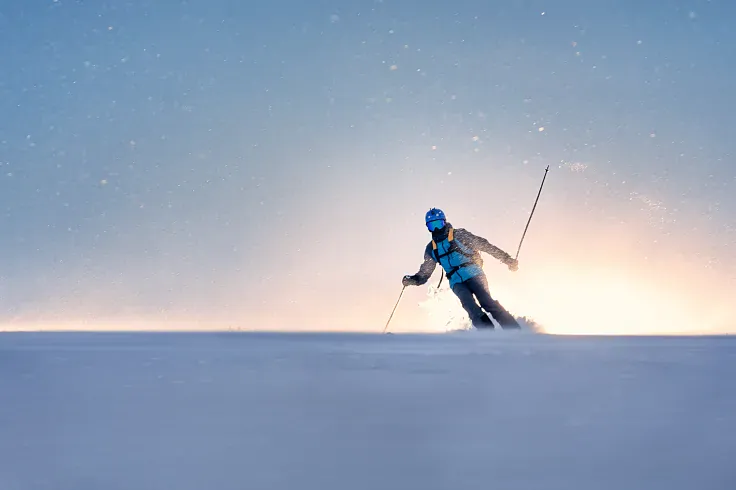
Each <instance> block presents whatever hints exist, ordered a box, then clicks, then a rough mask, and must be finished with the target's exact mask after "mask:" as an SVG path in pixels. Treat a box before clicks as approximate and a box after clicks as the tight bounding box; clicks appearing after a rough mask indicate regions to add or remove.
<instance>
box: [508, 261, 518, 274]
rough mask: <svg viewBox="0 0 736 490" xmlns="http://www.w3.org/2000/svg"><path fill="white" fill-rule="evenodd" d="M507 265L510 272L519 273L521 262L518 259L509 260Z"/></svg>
mask: <svg viewBox="0 0 736 490" xmlns="http://www.w3.org/2000/svg"><path fill="white" fill-rule="evenodd" d="M506 265H508V266H509V270H510V271H514V272H516V271H518V270H519V261H518V260H516V259H509V260H507V261H506Z"/></svg>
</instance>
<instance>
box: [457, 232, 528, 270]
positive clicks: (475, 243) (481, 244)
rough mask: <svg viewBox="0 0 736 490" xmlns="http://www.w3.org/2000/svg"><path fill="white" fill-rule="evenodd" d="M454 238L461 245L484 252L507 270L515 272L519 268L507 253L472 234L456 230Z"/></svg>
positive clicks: (516, 262)
mask: <svg viewBox="0 0 736 490" xmlns="http://www.w3.org/2000/svg"><path fill="white" fill-rule="evenodd" d="M455 236H456V237H457V239H458V240H460V241H461V242H462V243H464V244H466V245H468V246H469V247H471V248H473V249H474V250H478V251H480V252H485V253H487V254H488V255H490V256H491V257H493V258H495V259H498V260H499V261H501V263H502V264H506V265H507V266H509V269H511V270H517V269H518V268H519V262H518V261H517V260H516V259H515V258H513V257H512V256H511V255H509V254H508V253H507V252H505V251H503V250H501V249H500V248H498V247H497V246H495V245H493V244H491V243H490V242H489V241H488V240H486V239H485V238H483V237H481V236H478V235H474V234H473V233H471V232H469V231H468V230H465V229H463V228H458V229H456V230H455Z"/></svg>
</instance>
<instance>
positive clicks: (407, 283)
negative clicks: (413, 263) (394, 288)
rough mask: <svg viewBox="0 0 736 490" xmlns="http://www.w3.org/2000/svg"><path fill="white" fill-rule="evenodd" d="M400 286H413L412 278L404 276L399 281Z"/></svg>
mask: <svg viewBox="0 0 736 490" xmlns="http://www.w3.org/2000/svg"><path fill="white" fill-rule="evenodd" d="M401 284H403V285H404V287H406V286H413V285H414V276H404V277H403V278H402V279H401Z"/></svg>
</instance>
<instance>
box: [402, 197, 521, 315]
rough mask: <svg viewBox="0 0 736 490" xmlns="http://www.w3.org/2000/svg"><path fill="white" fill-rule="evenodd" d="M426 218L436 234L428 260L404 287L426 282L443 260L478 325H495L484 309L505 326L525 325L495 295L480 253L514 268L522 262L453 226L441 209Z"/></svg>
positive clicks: (429, 246)
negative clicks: (484, 270) (490, 290)
mask: <svg viewBox="0 0 736 490" xmlns="http://www.w3.org/2000/svg"><path fill="white" fill-rule="evenodd" d="M424 221H425V224H426V225H427V228H428V229H429V231H430V232H431V233H432V241H431V242H430V243H428V244H427V247H426V248H425V250H424V263H423V264H422V265H421V267H420V268H419V272H417V273H416V274H414V275H411V276H409V275H407V276H404V278H403V280H402V281H401V282H402V284H403V285H404V286H421V285H422V284H425V283H426V282H427V281H428V280H429V278H430V276H432V273H433V272H434V270H435V267H436V266H437V263H439V264H440V265H441V266H442V268H443V269H444V270H445V274H446V275H447V279H448V280H449V281H450V287H451V288H452V291H453V292H454V293H455V294H456V295H457V297H458V298H459V299H460V303H461V304H462V305H463V308H464V309H465V311H466V312H467V313H468V316H470V320H471V321H472V322H473V326H474V327H475V328H493V322H492V321H491V319H490V318H489V317H488V315H487V314H486V313H485V312H484V311H483V309H485V310H486V311H487V312H488V313H490V314H491V315H492V316H493V318H495V319H496V321H497V322H498V323H499V325H501V327H502V328H504V329H507V328H521V327H520V325H519V323H518V322H517V321H516V319H515V318H514V317H513V316H512V315H511V314H510V313H509V312H508V311H506V309H505V308H504V307H503V306H501V304H500V303H499V302H498V301H496V300H494V299H493V298H492V297H491V294H490V292H489V291H488V280H487V279H486V275H485V273H484V272H483V259H482V258H481V256H480V252H485V253H487V254H489V255H491V256H493V257H494V258H496V259H498V260H500V261H501V262H502V263H504V264H506V265H507V266H508V267H509V269H510V270H512V271H516V270H519V263H518V261H517V260H516V259H514V258H512V257H511V256H510V255H509V254H508V253H506V252H504V251H503V250H501V249H500V248H498V247H496V246H494V245H491V244H490V243H488V240H486V239H485V238H482V237H479V236H476V235H473V234H472V233H470V232H469V231H468V230H465V229H463V228H453V227H452V225H451V224H450V223H448V222H447V219H446V218H445V213H444V212H442V210H440V209H437V208H432V209H430V210H429V211H428V212H427V214H426V216H425V219H424ZM476 298H477V300H478V301H477V302H476ZM478 303H480V305H478ZM481 307H482V308H483V309H481Z"/></svg>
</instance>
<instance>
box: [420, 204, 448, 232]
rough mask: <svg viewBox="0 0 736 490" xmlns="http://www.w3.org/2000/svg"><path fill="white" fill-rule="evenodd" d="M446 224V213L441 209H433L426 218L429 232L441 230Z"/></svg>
mask: <svg viewBox="0 0 736 490" xmlns="http://www.w3.org/2000/svg"><path fill="white" fill-rule="evenodd" d="M446 223H447V218H445V213H443V212H442V210H441V209H437V208H432V209H430V210H429V211H427V214H426V215H425V216H424V224H425V225H427V229H428V230H429V231H437V230H441V229H442V228H444V227H445V224H446Z"/></svg>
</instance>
